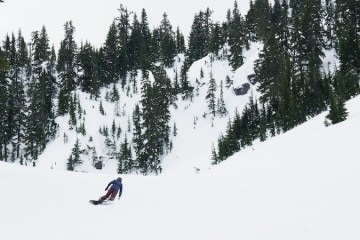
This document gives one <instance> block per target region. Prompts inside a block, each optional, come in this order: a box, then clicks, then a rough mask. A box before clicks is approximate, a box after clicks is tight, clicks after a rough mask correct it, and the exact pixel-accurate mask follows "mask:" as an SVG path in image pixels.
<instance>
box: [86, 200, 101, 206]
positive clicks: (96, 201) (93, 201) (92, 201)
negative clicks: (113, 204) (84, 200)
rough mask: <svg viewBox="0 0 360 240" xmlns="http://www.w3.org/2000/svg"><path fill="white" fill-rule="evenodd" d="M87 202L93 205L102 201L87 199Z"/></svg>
mask: <svg viewBox="0 0 360 240" xmlns="http://www.w3.org/2000/svg"><path fill="white" fill-rule="evenodd" d="M89 202H90V203H91V204H93V205H99V204H103V203H104V201H99V200H89Z"/></svg>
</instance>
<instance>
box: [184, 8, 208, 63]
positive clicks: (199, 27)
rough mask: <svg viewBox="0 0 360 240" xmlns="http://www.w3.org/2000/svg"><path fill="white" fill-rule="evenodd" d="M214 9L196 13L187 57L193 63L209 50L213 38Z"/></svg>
mask: <svg viewBox="0 0 360 240" xmlns="http://www.w3.org/2000/svg"><path fill="white" fill-rule="evenodd" d="M211 14H212V11H210V9H209V8H208V9H207V10H206V12H203V11H200V12H199V13H198V14H195V17H194V20H193V23H192V26H191V31H190V36H189V44H188V51H187V54H186V55H187V58H188V60H189V64H190V65H191V64H192V63H193V62H194V61H196V60H198V59H200V58H203V57H205V56H206V55H207V54H208V53H210V51H209V46H210V39H211V29H212V20H211Z"/></svg>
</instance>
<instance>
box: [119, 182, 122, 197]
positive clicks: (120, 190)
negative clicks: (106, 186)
mask: <svg viewBox="0 0 360 240" xmlns="http://www.w3.org/2000/svg"><path fill="white" fill-rule="evenodd" d="M122 189H123V186H122V185H121V187H120V189H119V198H120V197H121V194H122Z"/></svg>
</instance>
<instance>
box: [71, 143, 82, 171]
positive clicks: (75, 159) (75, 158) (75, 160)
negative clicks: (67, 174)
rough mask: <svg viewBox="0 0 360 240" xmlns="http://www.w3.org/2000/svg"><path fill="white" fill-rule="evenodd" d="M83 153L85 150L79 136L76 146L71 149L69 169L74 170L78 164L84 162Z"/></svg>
mask: <svg viewBox="0 0 360 240" xmlns="http://www.w3.org/2000/svg"><path fill="white" fill-rule="evenodd" d="M82 153H83V150H82V149H81V144H80V140H79V139H78V138H77V139H76V142H75V144H74V147H73V148H72V150H71V155H70V157H69V159H68V163H67V170H69V171H74V170H75V167H76V166H77V165H80V164H82V163H83V161H82V160H81V154H82Z"/></svg>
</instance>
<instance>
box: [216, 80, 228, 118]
mask: <svg viewBox="0 0 360 240" xmlns="http://www.w3.org/2000/svg"><path fill="white" fill-rule="evenodd" d="M216 111H217V113H218V114H219V115H220V116H221V117H222V116H225V115H226V114H227V109H226V104H225V101H224V90H223V81H221V83H220V96H219V98H218V102H217V110H216Z"/></svg>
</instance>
